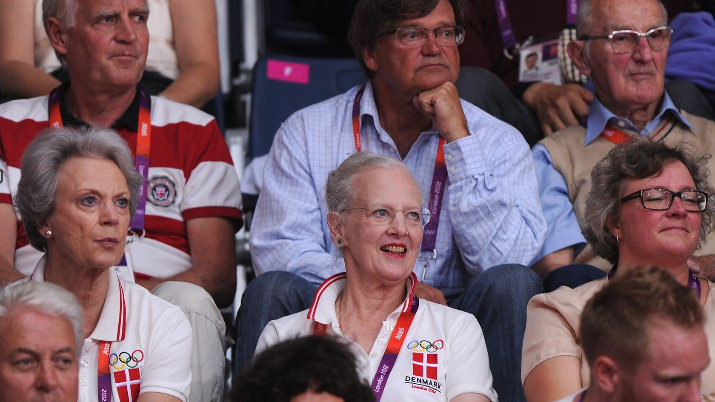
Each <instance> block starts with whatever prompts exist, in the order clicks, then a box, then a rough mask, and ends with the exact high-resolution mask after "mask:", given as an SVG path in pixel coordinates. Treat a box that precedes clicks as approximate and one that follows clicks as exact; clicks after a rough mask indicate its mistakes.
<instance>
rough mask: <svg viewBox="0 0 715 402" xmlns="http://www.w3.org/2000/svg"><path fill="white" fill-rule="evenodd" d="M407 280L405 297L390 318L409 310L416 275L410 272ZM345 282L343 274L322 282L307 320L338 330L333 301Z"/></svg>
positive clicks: (415, 283)
mask: <svg viewBox="0 0 715 402" xmlns="http://www.w3.org/2000/svg"><path fill="white" fill-rule="evenodd" d="M408 279H409V280H408V281H407V282H406V283H405V288H406V289H407V297H405V300H404V301H403V302H402V304H401V306H400V307H398V308H396V309H395V311H393V312H392V313H390V316H392V315H395V317H397V316H398V315H399V313H402V312H406V311H409V310H410V307H411V305H412V303H411V301H412V296H413V295H414V293H415V287H416V285H417V275H415V273H414V272H412V273H411V274H410V276H409V278H408ZM346 281H347V275H346V273H345V272H341V273H339V274H335V275H333V276H331V277H329V278H328V279H326V280H325V281H323V283H322V284H320V286H319V287H318V290H316V291H315V296H313V303H312V304H311V305H310V308H309V309H308V315H307V318H308V319H309V320H312V321H317V322H319V323H321V324H326V325H330V326H332V327H333V330H336V329H337V328H338V318H337V314H336V312H335V300H337V298H338V295H340V293H342V291H343V289H344V288H345V283H346ZM395 319H397V318H395Z"/></svg>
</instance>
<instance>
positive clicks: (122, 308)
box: [110, 268, 127, 341]
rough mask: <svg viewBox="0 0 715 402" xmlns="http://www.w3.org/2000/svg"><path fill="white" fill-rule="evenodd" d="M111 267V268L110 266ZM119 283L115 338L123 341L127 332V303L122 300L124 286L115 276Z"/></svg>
mask: <svg viewBox="0 0 715 402" xmlns="http://www.w3.org/2000/svg"><path fill="white" fill-rule="evenodd" d="M110 269H111V268H110ZM117 283H118V284H119V323H118V324H117V340H118V341H123V340H124V337H125V336H126V333H127V304H126V301H125V300H124V288H123V287H122V281H121V280H119V277H117Z"/></svg>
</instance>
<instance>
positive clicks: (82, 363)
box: [79, 360, 89, 367]
mask: <svg viewBox="0 0 715 402" xmlns="http://www.w3.org/2000/svg"><path fill="white" fill-rule="evenodd" d="M79 365H80V366H82V367H87V366H88V365H89V363H87V361H86V360H82V361H81V362H79Z"/></svg>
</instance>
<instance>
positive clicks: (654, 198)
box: [621, 188, 708, 212]
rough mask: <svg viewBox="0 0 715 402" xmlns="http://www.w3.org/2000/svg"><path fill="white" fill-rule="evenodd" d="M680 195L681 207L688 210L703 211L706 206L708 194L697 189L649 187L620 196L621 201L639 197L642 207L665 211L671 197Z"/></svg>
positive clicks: (671, 199) (668, 206) (671, 200)
mask: <svg viewBox="0 0 715 402" xmlns="http://www.w3.org/2000/svg"><path fill="white" fill-rule="evenodd" d="M675 197H680V201H681V202H682V203H683V208H685V210H686V211H690V212H703V211H705V208H706V207H707V206H708V194H707V193H705V192H703V191H698V190H683V191H677V192H676V191H670V190H666V189H664V188H649V189H645V190H639V191H636V192H635V193H632V194H628V195H627V196H625V197H623V198H621V202H626V201H630V200H634V199H636V198H640V199H641V204H643V208H645V209H652V210H656V211H665V210H667V209H669V208H670V206H671V205H673V199H674V198H675Z"/></svg>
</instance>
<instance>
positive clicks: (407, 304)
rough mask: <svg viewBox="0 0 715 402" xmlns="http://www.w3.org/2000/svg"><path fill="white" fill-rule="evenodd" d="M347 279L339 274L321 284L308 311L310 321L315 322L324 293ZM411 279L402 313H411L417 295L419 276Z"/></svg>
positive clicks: (341, 273)
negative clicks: (413, 299)
mask: <svg viewBox="0 0 715 402" xmlns="http://www.w3.org/2000/svg"><path fill="white" fill-rule="evenodd" d="M346 277H347V274H346V273H345V272H340V273H338V274H335V275H333V276H331V277H329V278H328V279H326V280H325V281H323V283H321V284H320V286H319V287H318V290H316V291H315V295H314V296H313V302H312V303H311V304H310V309H308V319H309V320H315V312H316V310H317V309H318V300H320V298H321V297H322V296H323V293H325V290H326V289H328V288H329V287H330V285H332V284H333V283H335V282H337V281H340V280H343V279H345V278H346ZM410 279H411V282H412V283H411V285H410V292H409V294H408V295H407V298H405V301H404V303H402V310H401V311H402V312H403V313H405V312H408V311H410V308H412V296H413V295H414V294H415V289H416V288H417V275H415V273H414V272H412V273H410Z"/></svg>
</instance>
